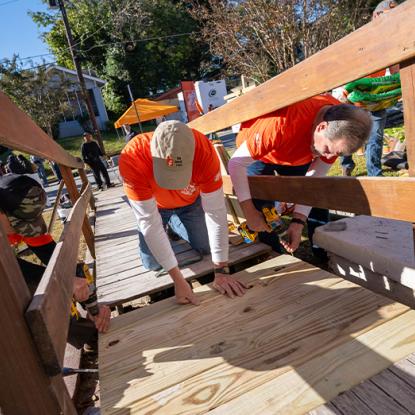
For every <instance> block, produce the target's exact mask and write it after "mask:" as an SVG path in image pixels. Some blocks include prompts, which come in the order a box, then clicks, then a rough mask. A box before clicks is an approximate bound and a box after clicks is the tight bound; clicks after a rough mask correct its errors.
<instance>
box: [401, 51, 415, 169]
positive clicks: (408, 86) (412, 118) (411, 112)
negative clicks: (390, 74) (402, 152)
mask: <svg viewBox="0 0 415 415" xmlns="http://www.w3.org/2000/svg"><path fill="white" fill-rule="evenodd" d="M400 74H401V84H402V98H403V114H404V120H405V141H406V151H407V154H408V164H409V175H410V176H415V58H412V59H409V60H407V61H405V62H402V63H401V65H400Z"/></svg>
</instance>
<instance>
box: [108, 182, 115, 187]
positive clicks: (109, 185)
mask: <svg viewBox="0 0 415 415" xmlns="http://www.w3.org/2000/svg"><path fill="white" fill-rule="evenodd" d="M107 187H115V184H114V183H110V184H107Z"/></svg>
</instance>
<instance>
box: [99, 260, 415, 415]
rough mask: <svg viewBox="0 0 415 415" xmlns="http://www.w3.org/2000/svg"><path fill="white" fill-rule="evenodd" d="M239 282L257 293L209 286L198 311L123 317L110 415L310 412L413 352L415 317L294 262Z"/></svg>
mask: <svg viewBox="0 0 415 415" xmlns="http://www.w3.org/2000/svg"><path fill="white" fill-rule="evenodd" d="M238 277H239V278H241V279H243V280H244V281H245V282H247V283H250V284H251V285H253V288H252V289H250V290H248V292H247V294H246V295H245V296H244V297H242V298H238V299H236V300H230V299H227V298H225V297H223V296H220V295H218V294H217V293H215V292H214V291H213V290H211V289H210V288H209V287H206V286H202V287H201V288H200V289H197V290H196V291H197V292H200V293H201V294H200V295H201V298H202V304H201V305H200V306H199V307H180V306H175V305H174V304H173V302H172V301H171V300H170V299H169V300H165V301H162V302H160V303H161V305H158V304H160V303H158V304H155V305H154V306H155V307H153V305H151V306H149V307H146V309H143V310H137V311H135V312H131V313H128V314H127V315H122V316H120V317H117V318H116V319H114V321H113V324H112V328H111V331H110V332H109V333H108V334H106V335H104V336H101V338H100V351H101V357H100V373H101V387H102V389H101V390H102V394H101V399H102V407H101V408H102V410H103V413H105V414H112V413H117V414H122V413H131V414H134V413H157V414H169V415H170V414H175V413H181V414H192V415H193V414H198V413H206V412H207V411H209V410H210V411H211V412H210V413H212V414H230V413H235V414H236V413H237V414H238V415H243V414H250V415H253V414H261V415H263V414H277V413H284V414H286V413H305V412H307V411H309V410H312V409H313V408H315V407H317V406H318V405H320V404H321V403H323V402H325V401H329V400H330V399H332V398H334V396H336V395H337V394H339V393H340V392H342V391H344V390H347V389H349V388H350V387H351V386H353V385H355V384H357V383H359V382H361V381H362V380H364V379H366V378H367V377H370V376H372V375H374V374H375V373H378V372H379V371H380V370H382V369H384V368H386V367H388V366H390V365H391V364H392V362H394V361H397V360H399V359H401V358H402V357H404V356H405V355H407V354H408V353H410V352H412V350H413V349H414V347H415V339H414V337H415V336H414V328H413V327H414V324H413V323H414V322H415V312H413V311H408V308H407V307H405V306H403V305H400V304H397V303H392V302H391V300H389V299H386V298H383V297H380V296H378V295H376V294H373V293H371V292H369V291H367V290H365V289H363V288H361V287H357V286H356V285H354V284H353V283H350V282H348V281H343V280H341V279H339V278H338V277H335V276H333V275H331V274H328V273H326V272H324V271H322V270H320V269H316V268H314V267H312V266H311V265H309V264H305V263H302V262H301V261H298V260H295V259H294V258H291V257H287V256H281V257H278V258H275V259H273V260H271V261H268V262H266V263H263V264H260V265H258V266H256V267H252V268H250V269H249V270H246V271H243V272H241V273H238ZM142 311H143V313H142ZM138 322H139V324H138ZM357 368H359V369H358V370H357Z"/></svg>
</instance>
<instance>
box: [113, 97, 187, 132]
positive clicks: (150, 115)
mask: <svg viewBox="0 0 415 415" xmlns="http://www.w3.org/2000/svg"><path fill="white" fill-rule="evenodd" d="M134 104H135V105H134ZM134 104H131V106H130V108H128V110H127V111H125V112H124V114H123V115H121V117H120V118H118V120H117V121H116V122H115V123H114V126H115V128H121V126H122V125H124V124H128V125H133V124H137V123H138V122H143V121H148V120H154V119H155V118H158V117H161V116H163V115H167V114H171V113H173V112H178V111H179V109H178V108H177V107H176V106H175V105H162V104H159V103H158V102H155V101H150V100H149V99H142V98H139V99H136V100H135V101H134ZM136 109H137V112H138V116H139V117H140V119H138V118H137V112H136Z"/></svg>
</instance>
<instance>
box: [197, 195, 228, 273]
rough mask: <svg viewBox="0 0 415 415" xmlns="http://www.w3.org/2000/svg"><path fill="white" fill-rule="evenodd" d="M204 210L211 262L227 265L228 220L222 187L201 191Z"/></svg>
mask: <svg viewBox="0 0 415 415" xmlns="http://www.w3.org/2000/svg"><path fill="white" fill-rule="evenodd" d="M201 198H202V208H203V210H204V212H205V220H206V227H207V230H208V237H209V245H210V250H211V254H212V262H213V263H214V264H215V265H217V266H224V265H227V263H228V259H229V243H228V239H229V238H228V222H227V218H226V206H225V199H224V195H223V189H222V187H221V188H220V189H218V190H216V191H215V192H211V193H201Z"/></svg>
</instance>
